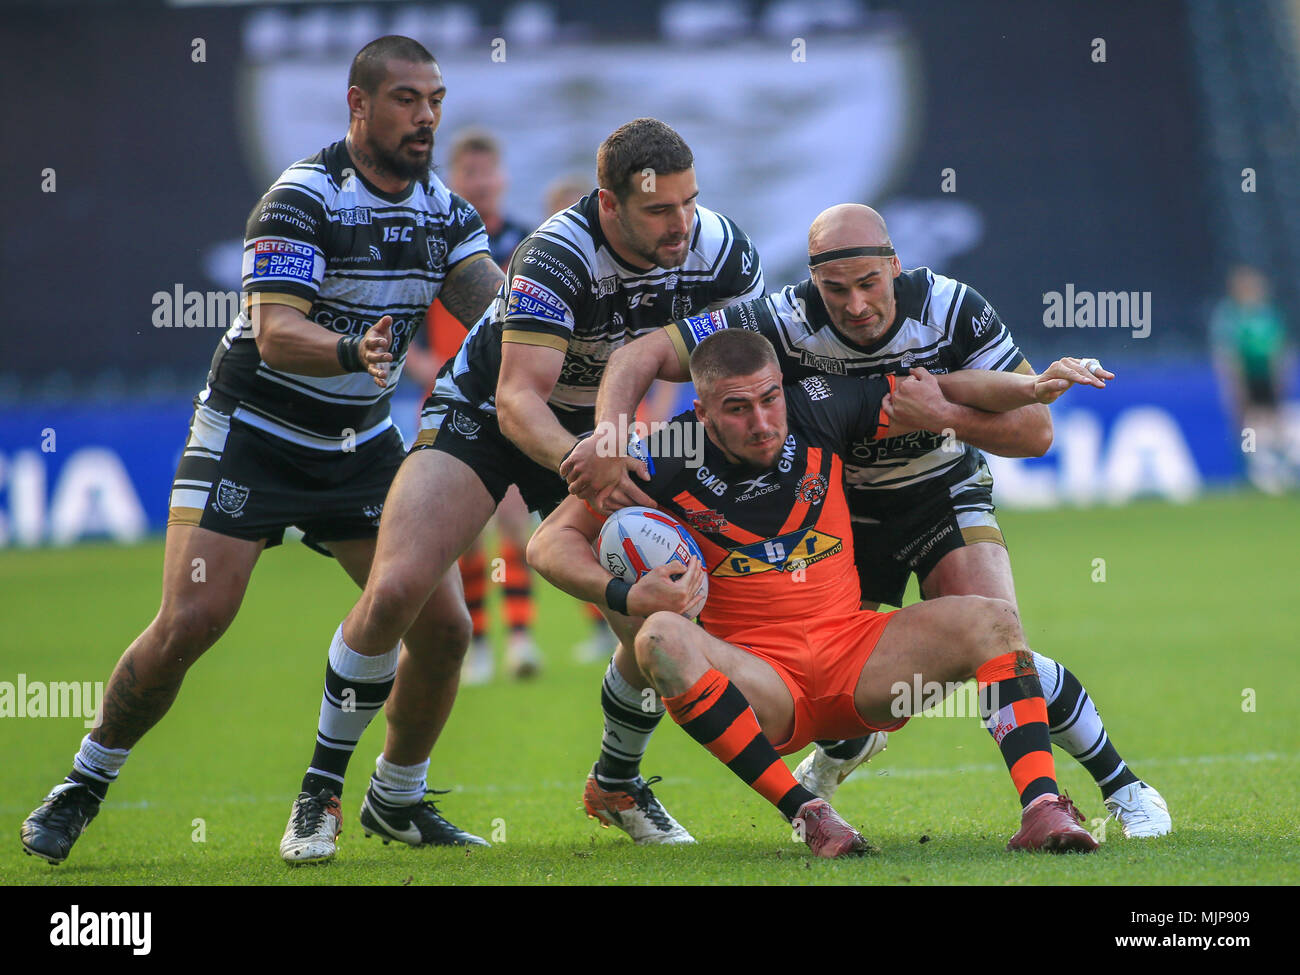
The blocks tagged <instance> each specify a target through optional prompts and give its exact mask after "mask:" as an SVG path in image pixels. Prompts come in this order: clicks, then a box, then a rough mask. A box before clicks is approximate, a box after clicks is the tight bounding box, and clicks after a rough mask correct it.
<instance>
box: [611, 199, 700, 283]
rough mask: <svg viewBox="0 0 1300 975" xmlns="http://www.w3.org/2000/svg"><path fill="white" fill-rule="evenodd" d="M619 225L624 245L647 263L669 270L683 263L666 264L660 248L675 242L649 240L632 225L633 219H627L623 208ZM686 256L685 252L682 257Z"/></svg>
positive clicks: (619, 217)
mask: <svg viewBox="0 0 1300 975" xmlns="http://www.w3.org/2000/svg"><path fill="white" fill-rule="evenodd" d="M618 227H619V230H621V231H622V232H623V244H624V246H625V247H627V249H628V250H630V251H631V252H632V253H633V254H634V255H635V256H636V257H638V258H640V259H641V260H643V261H645V262H646V263H647V264H649V265H651V266H653V267H661V268H664V269H665V270H667V269H670V268H674V267H677V266H679V265H680V264H681V263H682V262H681V261H676V262H674V263H672V264H664V263H663V262H662V261H661V260H660V259H659V252H658V249H659V248H660V247H664V246H667V245H668V244H670V243H673V242H672V241H668V240H659V241H654V242H652V241H650V240H647V239H646V238H645V237H643V236H641V234H639V233H638V232H637V229H636V228H635V227H634V226H632V221H630V220H628V219H627V216H626V214H625V213H624V211H623V210H622V209H621V208H620V209H619V211H618ZM688 236H689V235H688ZM685 257H686V255H685V253H683V254H682V258H683V259H685Z"/></svg>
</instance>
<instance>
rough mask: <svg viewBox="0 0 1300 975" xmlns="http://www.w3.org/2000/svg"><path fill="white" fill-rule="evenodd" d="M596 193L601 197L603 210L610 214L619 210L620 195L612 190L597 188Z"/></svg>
mask: <svg viewBox="0 0 1300 975" xmlns="http://www.w3.org/2000/svg"><path fill="white" fill-rule="evenodd" d="M596 195H597V196H598V197H599V198H600V208H601V209H602V210H603V211H605V212H606V213H609V214H614V213H617V212H618V197H616V196H615V195H614V194H613V193H612V192H611V191H610V190H606V189H600V190H597V191H596Z"/></svg>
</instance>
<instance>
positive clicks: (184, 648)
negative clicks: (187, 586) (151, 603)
mask: <svg viewBox="0 0 1300 975" xmlns="http://www.w3.org/2000/svg"><path fill="white" fill-rule="evenodd" d="M234 615H235V611H234V609H233V608H230V607H226V606H222V605H214V604H212V603H204V602H201V601H199V600H186V601H185V602H182V603H175V604H171V605H166V606H164V607H163V609H162V610H160V611H159V613H158V618H157V619H156V620H155V621H154V628H155V635H156V636H158V637H159V638H160V639H159V640H158V641H156V644H155V646H156V649H157V651H158V652H157V653H156V654H155V656H156V657H157V659H158V663H159V665H160V666H162V667H164V668H165V669H169V670H177V669H179V670H181V671H184V670H185V669H186V668H188V667H189V665H190V664H192V663H193V662H194V661H195V660H196V659H198V657H199V656H200V655H201V654H202V653H203V652H204V651H205V650H207V649H208V648H209V647H211V646H212V645H213V644H214V643H216V642H217V640H218V639H219V638H220V637H221V634H222V633H224V632H225V631H226V627H228V626H229V625H230V621H231V620H232V619H234Z"/></svg>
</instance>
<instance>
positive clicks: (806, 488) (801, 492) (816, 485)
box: [794, 474, 826, 504]
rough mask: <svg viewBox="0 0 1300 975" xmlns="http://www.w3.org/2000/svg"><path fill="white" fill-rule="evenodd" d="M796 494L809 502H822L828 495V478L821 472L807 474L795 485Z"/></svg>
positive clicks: (801, 499) (800, 498)
mask: <svg viewBox="0 0 1300 975" xmlns="http://www.w3.org/2000/svg"><path fill="white" fill-rule="evenodd" d="M794 493H795V496H796V497H797V498H798V499H799V500H800V501H806V502H808V503H809V504H820V503H821V500H822V498H824V497H826V478H825V477H823V476H822V475H821V474H805V475H804V476H803V477H801V478H799V483H798V484H797V485H795V489H794Z"/></svg>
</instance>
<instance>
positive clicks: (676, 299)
mask: <svg viewBox="0 0 1300 975" xmlns="http://www.w3.org/2000/svg"><path fill="white" fill-rule="evenodd" d="M596 163H597V166H596V168H597V178H598V182H599V184H600V185H599V189H598V190H596V191H593V192H592V193H591V194H589V195H588V196H586V197H584V198H583V199H582V200H580V201H578V203H576V204H574V205H573V206H572V207H570V208H568V209H567V210H564V211H562V212H560V213H558V214H555V215H554V216H552V217H551V218H550V219H548V220H547V221H546V222H545V223H544V224H542V226H540V227H539V228H538V229H537V230H536V231H534V232H533V233H532V234H530V235H529V236H528V237H527V238H525V239H524V240H523V241H522V242H521V243H520V245H519V246H518V248H516V250H515V253H514V257H513V258H512V259H511V261H510V266H509V269H508V272H507V280H506V283H505V285H504V286H503V287H502V289H501V291H500V293H499V294H498V295H497V297H496V300H495V301H494V302H493V303H492V305H491V307H490V308H489V309H488V310H487V312H486V313H485V314H484V315H483V316H482V318H480V319H479V321H478V322H477V323H476V324H475V326H474V327H473V328H472V329H471V330H470V333H469V335H467V336H466V337H465V341H464V343H463V345H462V346H461V349H460V352H459V353H458V354H457V355H456V357H455V358H454V359H452V360H451V361H449V362H448V363H447V364H446V365H444V367H443V369H442V370H441V372H440V374H439V379H438V382H437V383H436V385H435V386H434V390H433V393H432V394H431V395H430V397H429V399H428V401H427V402H426V404H425V407H424V410H423V413H422V416H421V429H420V433H419V436H418V438H417V440H416V443H415V445H414V447H413V448H412V450H411V453H410V454H409V455H408V457H407V458H406V460H405V461H404V462H403V464H402V468H401V470H400V472H399V473H398V475H397V477H396V479H395V480H394V481H393V486H392V489H391V491H390V492H389V494H388V499H387V501H386V502H385V506H384V518H383V522H382V523H381V525H380V528H379V542H378V548H377V550H376V553H375V559H374V565H373V567H372V569H371V572H370V577H369V579H368V581H367V582H366V585H365V591H364V593H363V594H362V596H361V599H360V600H359V601H358V602H357V604H356V606H355V607H354V608H353V610H352V612H351V613H349V614H348V616H347V619H345V620H344V621H343V623H342V625H341V626H340V627H339V629H338V632H337V633H336V634H335V637H334V643H333V646H332V647H331V650H330V654H331V657H334V656H336V655H340V654H342V655H358V656H361V657H366V658H373V657H376V656H378V655H380V654H381V653H384V652H385V650H386V648H391V647H392V646H393V645H394V644H396V643H397V642H398V640H399V639H401V637H402V634H403V633H405V632H406V631H407V629H408V628H409V627H410V626H411V625H412V624H413V623H414V622H415V621H416V620H417V618H419V617H420V614H422V613H424V614H427V613H428V612H429V610H428V607H427V600H428V599H429V596H430V594H431V593H435V591H436V590H437V588H438V587H439V586H440V585H443V586H445V585H446V582H444V579H445V578H446V577H447V576H448V575H449V574H450V575H451V576H453V577H454V576H455V571H456V570H455V564H456V559H457V557H458V556H459V555H460V554H461V553H462V552H463V551H464V550H465V548H466V547H467V546H468V545H469V544H470V543H471V542H472V541H473V540H474V538H475V537H477V535H478V534H479V532H480V531H482V529H483V526H484V525H485V524H486V523H487V521H488V519H489V518H490V517H491V516H492V512H493V511H495V510H496V508H497V505H498V504H499V503H500V502H501V499H502V497H503V496H504V495H505V493H506V491H507V489H508V488H509V487H510V486H511V485H512V484H514V485H517V486H518V487H519V491H520V493H521V494H522V495H523V498H524V502H525V503H526V504H527V505H528V507H529V508H530V509H532V510H535V511H541V512H542V513H544V514H545V513H548V512H549V511H550V510H551V509H552V508H554V507H555V506H556V505H557V504H558V503H559V502H560V501H561V500H563V499H564V498H565V496H566V495H567V493H568V492H567V486H566V484H565V482H564V479H563V478H562V477H560V476H559V474H558V468H559V466H560V463H561V462H562V461H563V459H564V458H565V456H566V455H567V454H568V453H569V451H571V450H572V449H573V447H574V445H575V444H576V443H577V440H578V436H579V435H580V434H583V433H585V432H589V431H590V430H591V429H592V412H593V408H594V406H595V402H596V389H597V386H598V384H599V382H600V376H601V373H602V372H603V371H604V368H605V363H606V361H607V360H608V359H609V357H610V355H611V354H612V353H613V352H614V350H615V349H617V348H619V347H620V346H622V345H623V344H624V343H626V342H628V341H631V340H633V339H635V338H637V337H639V336H642V335H647V334H649V333H651V332H654V331H657V330H658V329H659V328H661V327H662V326H663V325H664V324H666V323H667V322H668V321H670V320H672V319H673V318H681V317H683V316H684V315H689V314H691V313H692V312H695V311H698V310H706V309H710V308H721V307H723V306H725V305H728V304H731V303H732V302H735V301H740V300H745V299H749V298H753V297H756V296H758V295H761V294H762V293H763V277H762V272H761V270H760V267H759V260H758V255H757V253H756V252H755V250H754V248H753V245H752V244H751V243H750V241H749V239H748V238H747V237H746V236H745V235H744V234H743V233H741V232H740V230H739V229H738V228H737V227H736V225H735V224H733V223H732V222H731V221H730V220H729V219H727V218H726V217H725V216H723V215H722V214H719V213H714V212H713V211H710V210H706V209H705V208H704V207H702V206H697V204H696V197H697V196H698V194H699V188H698V186H697V185H696V179H695V168H694V157H693V156H692V154H691V151H690V148H689V147H688V146H687V145H686V143H685V142H684V141H683V140H682V139H681V137H680V136H679V135H678V134H677V133H676V132H674V131H673V130H672V129H671V128H670V127H668V126H667V125H665V124H664V123H663V122H660V121H658V120H656V119H637V120H635V121H632V122H629V123H627V124H626V125H624V126H622V127H620V128H619V129H617V130H616V131H615V132H614V133H613V134H611V135H610V136H609V137H608V138H607V139H606V140H605V141H604V142H603V143H602V144H601V146H600V149H599V151H598V153H597V160H596ZM458 612H459V613H461V614H463V613H464V610H463V608H460V609H458ZM618 625H619V627H621V629H622V631H623V632H624V633H626V634H627V635H628V639H629V640H630V639H631V633H632V632H634V628H631V629H630V628H629V625H628V621H627V620H626V618H623V619H622V620H621V622H620V623H619V624H618ZM468 642H469V634H468V633H467V632H466V633H465V634H464V640H463V641H462V642H461V643H460V644H459V645H458V646H453V645H452V644H451V643H450V642H448V643H443V644H441V647H442V651H441V652H440V653H439V654H438V655H426V656H421V655H417V654H415V653H411V652H407V651H406V650H404V651H403V652H402V654H401V657H400V661H399V663H398V668H397V681H396V683H395V685H394V686H393V689H392V693H391V695H390V696H389V698H388V702H387V705H386V706H385V714H386V716H387V718H388V730H387V738H386V740H385V744H384V751H383V754H382V755H380V757H379V758H378V760H377V762H376V769H375V772H374V774H373V775H372V777H371V780H370V788H369V790H368V791H367V793H366V797H365V801H364V803H363V805H362V810H361V824H362V827H363V829H364V830H365V832H366V834H367V835H371V834H377V835H379V836H380V837H382V838H383V839H384V840H385V841H391V840H397V841H400V842H403V843H407V844H409V845H411V846H424V845H428V844H445V843H463V842H473V841H475V840H477V837H473V838H469V839H467V838H466V836H465V834H462V833H459V832H450V831H449V830H448V829H447V828H446V823H445V821H444V820H441V819H440V818H439V817H438V816H437V814H436V812H434V811H433V810H432V805H433V804H432V803H430V802H427V801H424V795H425V793H426V791H427V789H426V774H427V771H428V768H429V756H430V752H431V751H432V749H433V747H434V745H435V743H436V742H437V739H438V734H439V732H440V731H441V728H442V722H441V721H440V720H436V717H437V716H438V715H445V714H446V711H447V709H449V708H450V706H451V703H452V701H453V700H454V699H455V696H456V691H457V687H458V685H459V677H460V667H461V660H462V658H463V656H464V654H465V650H466V648H467V645H468ZM605 686H606V691H607V696H608V697H610V698H611V700H614V699H616V702H617V707H618V708H619V713H620V715H625V714H626V715H630V717H628V718H627V719H626V720H628V721H630V722H633V723H635V724H636V726H637V728H638V733H639V728H640V726H642V725H645V724H647V723H650V724H653V722H657V721H658V719H659V718H660V716H662V714H663V710H662V708H660V709H659V710H658V711H657V712H655V713H653V714H650V715H647V714H645V712H643V711H642V707H641V702H642V697H641V693H640V689H641V687H644V686H646V685H645V684H641V685H638V686H633V685H632V684H630V683H628V682H627V681H625V680H623V678H622V677H621V676H619V673H618V671H616V670H613V669H611V671H610V675H608V676H607V678H606V685H605ZM330 691H331V688H329V687H327V695H328V694H329V693H330ZM352 740H353V741H355V738H354V739H352ZM623 772H624V773H625V774H621V775H619V776H618V777H617V778H616V779H615V780H612V781H609V782H607V783H606V785H607V787H608V790H609V791H610V793H611V794H612V793H614V792H618V794H619V795H621V796H622V797H623V801H625V803H626V804H627V805H629V806H632V807H635V808H637V809H640V810H642V814H641V820H642V822H641V825H640V828H641V829H642V830H643V832H644V833H645V835H646V836H647V837H650V836H653V837H654V838H655V840H656V841H659V842H663V841H672V842H689V841H690V835H689V834H687V833H686V832H685V830H682V829H681V828H680V827H679V826H677V824H676V823H674V822H672V821H671V819H669V818H668V817H667V815H666V814H662V815H661V812H662V809H661V807H659V806H658V804H657V803H656V801H655V799H654V796H653V793H651V791H650V789H649V787H648V785H647V784H646V783H645V782H644V781H643V780H642V779H641V778H640V777H639V774H638V771H637V769H636V767H635V766H633V767H631V768H630V769H625V770H623ZM319 841H320V849H321V850H322V851H324V850H325V848H326V847H328V848H329V850H330V851H331V852H332V850H333V843H334V837H333V835H326V834H322V835H321V836H320V837H319ZM479 842H481V841H479ZM323 855H325V854H324V852H322V856H323Z"/></svg>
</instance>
